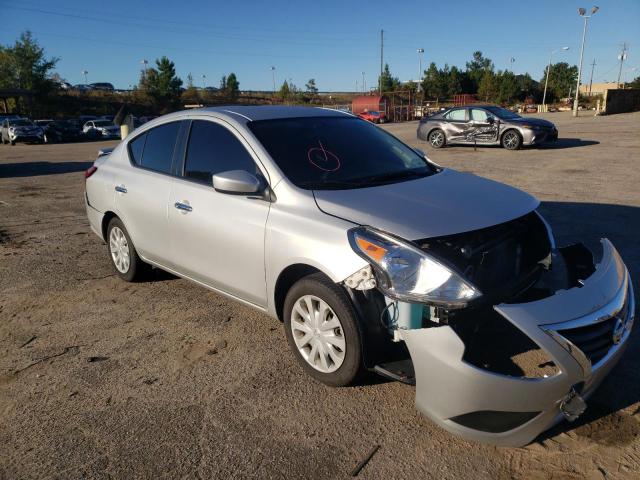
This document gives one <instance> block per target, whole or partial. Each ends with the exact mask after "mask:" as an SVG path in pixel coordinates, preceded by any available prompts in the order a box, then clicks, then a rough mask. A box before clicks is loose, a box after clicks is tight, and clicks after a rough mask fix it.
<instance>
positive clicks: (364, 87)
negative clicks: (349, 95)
mask: <svg viewBox="0 0 640 480" xmlns="http://www.w3.org/2000/svg"><path fill="white" fill-rule="evenodd" d="M366 88H367V83H366V82H365V80H364V72H362V93H363V94H364V93H366V92H365V90H366Z"/></svg>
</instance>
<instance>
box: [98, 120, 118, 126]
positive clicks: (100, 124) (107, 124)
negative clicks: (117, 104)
mask: <svg viewBox="0 0 640 480" xmlns="http://www.w3.org/2000/svg"><path fill="white" fill-rule="evenodd" d="M93 124H94V125H95V126H96V127H111V126H112V125H113V123H111V122H110V121H108V120H96V121H95V122H93Z"/></svg>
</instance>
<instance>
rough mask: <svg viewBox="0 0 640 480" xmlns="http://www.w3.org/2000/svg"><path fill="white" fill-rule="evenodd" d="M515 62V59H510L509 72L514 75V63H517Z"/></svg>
mask: <svg viewBox="0 0 640 480" xmlns="http://www.w3.org/2000/svg"><path fill="white" fill-rule="evenodd" d="M515 61H516V59H515V58H513V57H511V58H509V71H510V72H511V73H513V62H515Z"/></svg>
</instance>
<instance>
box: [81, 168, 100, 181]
mask: <svg viewBox="0 0 640 480" xmlns="http://www.w3.org/2000/svg"><path fill="white" fill-rule="evenodd" d="M97 170H98V167H96V166H95V165H93V166H91V167H89V169H88V170H87V171H86V172H84V178H85V179H87V178H89V177H90V176H91V175H93V174H94V173H96V171H97Z"/></svg>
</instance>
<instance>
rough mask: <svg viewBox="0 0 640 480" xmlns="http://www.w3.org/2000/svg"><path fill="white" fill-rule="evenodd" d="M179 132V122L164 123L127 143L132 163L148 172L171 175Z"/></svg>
mask: <svg viewBox="0 0 640 480" xmlns="http://www.w3.org/2000/svg"><path fill="white" fill-rule="evenodd" d="M179 130H180V122H172V123H166V124H164V125H160V126H159V127H155V128H152V129H151V130H149V131H148V132H146V133H144V134H143V135H140V136H139V137H137V138H136V139H134V140H133V141H131V142H129V152H130V154H131V158H132V160H133V162H134V163H135V164H136V165H139V166H141V167H143V168H148V169H149V170H154V171H156V172H160V173H171V160H172V158H173V149H174V148H175V145H176V139H177V138H178V131H179Z"/></svg>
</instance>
